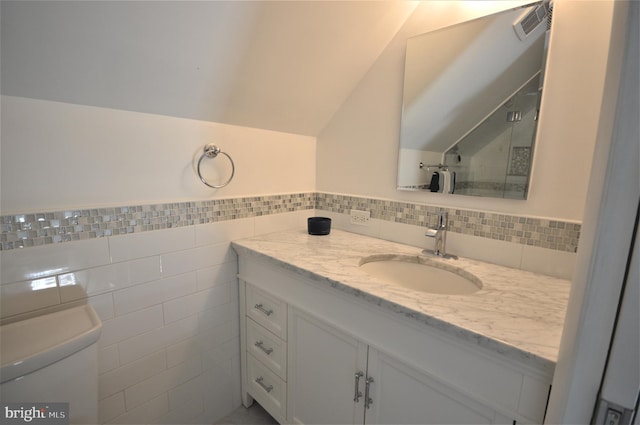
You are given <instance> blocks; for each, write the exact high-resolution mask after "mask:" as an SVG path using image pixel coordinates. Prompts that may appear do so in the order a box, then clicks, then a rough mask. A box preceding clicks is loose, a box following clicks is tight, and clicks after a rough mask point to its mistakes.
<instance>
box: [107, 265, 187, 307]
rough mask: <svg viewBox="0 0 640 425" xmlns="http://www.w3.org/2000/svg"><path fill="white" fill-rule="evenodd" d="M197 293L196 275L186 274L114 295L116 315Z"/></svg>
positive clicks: (117, 292)
mask: <svg viewBox="0 0 640 425" xmlns="http://www.w3.org/2000/svg"><path fill="white" fill-rule="evenodd" d="M195 291H196V273H195V272H191V273H184V274H180V275H176V276H172V277H168V278H165V279H160V280H156V281H154V282H150V283H144V284H141V285H137V286H132V287H130V288H127V289H121V290H119V291H115V292H114V293H113V300H114V305H115V311H116V315H122V314H127V313H130V312H132V311H135V310H140V309H142V308H146V307H150V306H152V305H156V304H160V303H162V302H163V301H168V300H170V299H173V298H178V297H180V296H185V295H188V294H191V293H193V292H195Z"/></svg>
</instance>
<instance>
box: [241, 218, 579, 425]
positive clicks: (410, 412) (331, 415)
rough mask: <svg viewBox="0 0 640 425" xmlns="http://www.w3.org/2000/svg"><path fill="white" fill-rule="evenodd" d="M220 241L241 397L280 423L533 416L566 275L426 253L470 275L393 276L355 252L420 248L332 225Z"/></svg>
mask: <svg viewBox="0 0 640 425" xmlns="http://www.w3.org/2000/svg"><path fill="white" fill-rule="evenodd" d="M233 247H234V249H235V250H236V252H237V253H238V255H239V283H240V310H241V356H242V397H243V404H245V406H248V405H250V404H251V403H252V401H253V399H255V400H257V401H258V402H259V403H260V404H261V405H262V406H263V407H264V408H265V409H266V410H267V411H268V412H269V413H270V414H271V415H272V416H274V418H276V419H277V420H278V421H279V422H281V423H341V424H346V423H371V424H373V423H386V424H388V423H423V424H426V423H478V424H480V423H487V424H489V423H508V424H512V423H514V421H515V423H541V422H542V421H543V418H544V413H545V408H546V403H547V399H548V394H549V390H550V385H551V380H552V376H553V371H554V367H555V362H556V360H557V359H556V357H557V352H558V346H559V343H560V337H561V333H562V326H563V321H564V314H565V309H566V304H567V300H568V296H569V286H570V282H569V281H567V280H563V279H557V278H553V277H549V276H545V275H540V274H535V273H530V272H525V271H521V270H516V269H511V268H506V267H502V266H497V265H493V264H487V263H483V262H479V261H474V260H469V259H465V258H460V259H457V260H453V259H438V258H436V259H433V258H432V259H427V260H426V261H427V262H428V263H429V264H431V265H435V266H436V267H439V268H445V269H449V270H453V271H455V270H458V271H460V270H462V271H463V272H462V273H463V274H466V275H467V276H472V277H473V278H474V279H476V280H475V281H476V283H477V284H478V285H479V286H481V287H480V288H479V289H478V290H477V291H475V292H473V293H470V294H462V295H457V294H453V295H444V294H437V293H431V292H425V291H420V290H415V289H407V288H404V287H402V286H399V285H395V284H392V283H388V282H384V281H382V280H379V279H378V278H376V277H373V276H372V275H370V274H368V273H367V272H366V271H365V270H363V268H362V267H360V265H361V263H362V262H363V261H364V260H363V259H367V258H368V259H374V260H375V259H387V260H398V261H411V260H412V259H413V260H415V259H420V258H421V257H420V253H421V249H420V248H416V247H410V246H406V245H402V244H397V243H392V242H388V241H383V240H379V239H374V238H369V237H365V236H361V235H356V234H352V233H347V232H342V231H339V230H333V231H332V232H331V234H330V235H327V236H310V235H308V234H307V233H306V231H305V230H303V229H300V230H295V231H288V232H280V233H273V234H269V235H264V236H258V237H254V238H249V239H244V240H239V241H235V242H233ZM434 262H435V263H434ZM436 263H437V264H436Z"/></svg>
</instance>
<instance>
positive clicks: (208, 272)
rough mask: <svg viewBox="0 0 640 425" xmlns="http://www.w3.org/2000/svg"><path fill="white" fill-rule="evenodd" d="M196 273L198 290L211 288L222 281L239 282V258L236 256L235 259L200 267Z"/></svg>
mask: <svg viewBox="0 0 640 425" xmlns="http://www.w3.org/2000/svg"><path fill="white" fill-rule="evenodd" d="M196 273H197V278H196V281H197V287H198V290H202V289H207V288H211V287H212V286H215V285H219V284H220V283H227V282H237V279H238V260H237V259H235V258H234V260H233V261H229V262H226V263H222V264H217V265H215V266H213V267H207V268H204V269H198V270H197V271H196Z"/></svg>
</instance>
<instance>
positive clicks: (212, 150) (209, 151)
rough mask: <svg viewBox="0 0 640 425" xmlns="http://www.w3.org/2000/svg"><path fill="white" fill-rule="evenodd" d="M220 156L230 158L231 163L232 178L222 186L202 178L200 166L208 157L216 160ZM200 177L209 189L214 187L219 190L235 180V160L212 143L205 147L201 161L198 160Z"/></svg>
mask: <svg viewBox="0 0 640 425" xmlns="http://www.w3.org/2000/svg"><path fill="white" fill-rule="evenodd" d="M218 154H222V155H225V156H226V157H227V158H229V162H231V176H229V178H228V179H227V181H226V182H224V183H222V184H217V185H216V184H209V183H208V182H207V181H206V180H205V179H204V177H202V173H201V172H200V164H201V163H202V160H203V159H204V158H205V157H207V158H215V157H217V156H218ZM197 168H198V177H200V180H202V183H204V184H206V185H207V186H209V187H212V188H214V189H219V188H221V187H225V186H226V185H228V184H229V182H230V181H231V179H233V175H234V174H235V172H236V165H235V164H234V163H233V159H231V157H230V156H229V154H228V153H226V152H222V151H221V150H220V148H219V147H217V146H216V145H214V144H212V143H210V144H208V145H207V146H205V147H204V152H203V153H202V155H200V159H199V160H198V167H197Z"/></svg>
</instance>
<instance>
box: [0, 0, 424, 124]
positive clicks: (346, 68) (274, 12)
mask: <svg viewBox="0 0 640 425" xmlns="http://www.w3.org/2000/svg"><path fill="white" fill-rule="evenodd" d="M415 7H416V2H409V1H347V2H344V1H252V2H250V1H193V2H191V1H86V2H79V1H42V2H39V1H15V2H12V1H2V5H1V8H2V9H1V20H2V22H1V31H2V34H1V43H2V45H1V54H2V58H1V59H2V60H1V66H2V70H1V78H2V81H1V84H0V87H1V89H2V94H5V95H12V96H22V97H29V98H36V99H44V100H52V101H60V102H69V103H76V104H83V105H91V106H100V107H108V108H116V109H123V110H131V111H139V112H148V113H155V114H163V115H171V116H177V117H186V118H194V119H200V120H207V121H215V122H223V123H229V124H236V125H242V126H248V127H257V128H263V129H269V130H276V131H283V132H290V133H298V134H305V135H311V136H316V135H318V134H319V132H320V131H321V130H322V129H323V128H324V126H325V125H326V124H327V123H328V122H329V120H330V119H331V117H332V115H333V114H334V113H335V111H336V110H337V109H338V108H339V107H340V105H341V104H342V102H344V100H345V99H346V98H347V96H348V95H349V94H350V93H351V91H352V90H353V88H354V87H355V85H356V84H357V83H358V81H360V79H361V78H362V77H363V75H364V74H365V73H366V72H367V70H368V69H369V68H370V67H371V65H372V64H373V63H374V62H375V60H376V59H377V58H378V56H379V55H380V53H381V52H382V51H383V49H384V48H385V46H386V45H387V44H388V43H389V41H390V40H391V39H392V38H393V37H394V35H395V34H396V33H397V31H398V30H399V29H400V28H401V27H402V25H403V24H404V22H405V21H406V20H407V18H408V17H409V16H410V15H411V13H412V11H413V9H414V8H415Z"/></svg>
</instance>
